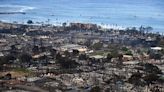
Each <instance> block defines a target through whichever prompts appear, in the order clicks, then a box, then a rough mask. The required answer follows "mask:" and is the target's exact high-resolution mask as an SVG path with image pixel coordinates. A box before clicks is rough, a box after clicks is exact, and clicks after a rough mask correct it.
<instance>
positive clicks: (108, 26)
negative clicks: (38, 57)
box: [0, 20, 164, 35]
mask: <svg viewBox="0 0 164 92" xmlns="http://www.w3.org/2000/svg"><path fill="white" fill-rule="evenodd" d="M31 21H32V20H31ZM0 23H2V24H9V25H15V26H17V25H25V26H51V27H53V26H55V27H63V24H65V23H66V24H65V26H66V27H69V26H71V24H72V23H73V24H82V25H96V26H97V27H100V28H101V29H104V30H124V31H126V30H127V29H130V30H131V29H133V28H135V29H136V30H138V31H139V28H140V27H144V28H146V27H145V26H142V25H141V26H140V27H135V26H133V27H123V26H119V25H117V24H113V25H111V24H103V23H102V24H99V23H89V22H59V23H60V25H59V24H53V23H45V22H34V23H31V24H28V23H27V22H25V23H19V22H17V21H13V22H7V21H3V20H0ZM147 27H151V26H147ZM151 28H152V27H151ZM150 33H152V34H160V35H164V34H163V32H159V31H158V32H156V31H154V30H153V31H151V32H150Z"/></svg>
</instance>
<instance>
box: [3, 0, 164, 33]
mask: <svg viewBox="0 0 164 92" xmlns="http://www.w3.org/2000/svg"><path fill="white" fill-rule="evenodd" d="M4 12H25V13H26V14H0V20H1V21H7V22H13V21H18V23H26V21H27V20H29V19H31V20H33V21H34V22H44V23H48V22H49V23H53V24H60V23H61V22H84V23H98V24H109V25H119V26H123V27H132V26H135V27H139V26H141V25H143V26H151V27H153V28H154V30H153V31H154V32H164V0H0V13H4ZM48 20H49V21H48Z"/></svg>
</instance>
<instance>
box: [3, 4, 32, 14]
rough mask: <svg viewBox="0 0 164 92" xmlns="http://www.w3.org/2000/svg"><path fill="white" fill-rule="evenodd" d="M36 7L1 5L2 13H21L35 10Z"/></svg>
mask: <svg viewBox="0 0 164 92" xmlns="http://www.w3.org/2000/svg"><path fill="white" fill-rule="evenodd" d="M33 9H34V7H29V6H21V5H0V13H1V14H3V13H21V12H26V11H27V10H33Z"/></svg>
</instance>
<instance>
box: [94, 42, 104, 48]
mask: <svg viewBox="0 0 164 92" xmlns="http://www.w3.org/2000/svg"><path fill="white" fill-rule="evenodd" d="M102 47H103V43H100V42H98V43H95V44H93V46H92V48H93V49H95V50H100V49H101V48H102Z"/></svg>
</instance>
